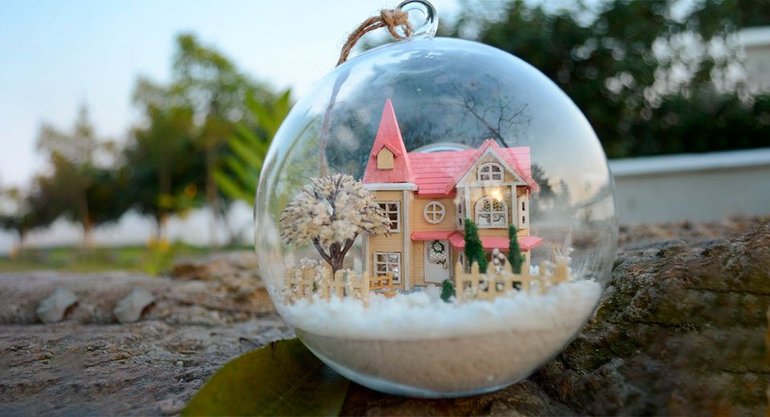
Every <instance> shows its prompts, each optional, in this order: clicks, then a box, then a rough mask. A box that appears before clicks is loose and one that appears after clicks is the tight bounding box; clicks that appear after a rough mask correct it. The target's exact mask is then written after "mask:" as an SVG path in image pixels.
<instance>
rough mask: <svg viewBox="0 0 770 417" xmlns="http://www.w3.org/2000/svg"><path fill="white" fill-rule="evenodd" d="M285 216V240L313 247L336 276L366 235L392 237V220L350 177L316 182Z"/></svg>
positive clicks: (291, 204) (282, 231) (296, 196)
mask: <svg viewBox="0 0 770 417" xmlns="http://www.w3.org/2000/svg"><path fill="white" fill-rule="evenodd" d="M310 181H311V184H309V185H307V186H305V187H303V188H302V189H301V190H300V191H299V192H298V193H297V194H296V195H295V196H294V198H293V199H292V200H291V202H289V204H288V205H287V206H286V208H285V209H284V210H283V213H282V214H281V220H280V222H281V229H282V230H281V237H282V239H283V241H284V242H286V243H287V244H290V245H303V244H306V243H312V244H313V246H314V247H315V249H316V250H317V251H318V253H319V254H320V255H321V258H323V260H324V261H326V262H327V263H328V264H329V265H330V266H331V268H332V273H334V272H336V271H338V270H340V269H342V262H343V260H344V259H345V255H347V253H348V251H349V250H350V248H351V247H353V243H354V242H355V240H356V238H357V237H358V235H359V234H361V233H362V232H366V233H369V234H372V235H378V234H382V233H388V231H389V227H390V220H389V219H388V217H387V216H386V215H385V213H384V212H383V211H382V209H381V208H380V207H379V206H378V205H377V203H376V202H375V200H374V196H373V195H372V194H371V193H369V192H368V191H366V189H364V185H363V183H361V181H356V180H355V179H353V177H351V176H350V175H344V174H333V175H326V176H323V177H319V178H312V179H311V180H310Z"/></svg>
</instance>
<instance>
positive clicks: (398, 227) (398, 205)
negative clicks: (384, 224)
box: [377, 201, 401, 233]
mask: <svg viewBox="0 0 770 417" xmlns="http://www.w3.org/2000/svg"><path fill="white" fill-rule="evenodd" d="M377 204H378V205H379V206H380V208H381V209H382V210H383V211H384V212H385V215H386V216H387V217H388V220H390V227H389V228H388V230H389V231H390V233H399V232H401V202H400V201H378V202H377ZM383 204H384V205H385V207H382V205H383ZM388 204H395V205H396V210H395V211H392V210H389V208H388ZM391 213H395V214H396V220H395V221H394V220H392V219H391V218H390V214H391ZM393 223H395V224H396V227H395V228H394V227H393Z"/></svg>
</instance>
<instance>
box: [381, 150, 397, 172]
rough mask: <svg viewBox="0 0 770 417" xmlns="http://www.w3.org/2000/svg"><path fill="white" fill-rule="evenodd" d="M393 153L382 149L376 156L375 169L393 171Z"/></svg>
mask: <svg viewBox="0 0 770 417" xmlns="http://www.w3.org/2000/svg"><path fill="white" fill-rule="evenodd" d="M393 167H394V164H393V152H391V151H390V150H389V149H388V148H382V149H381V150H380V152H379V153H378V154H377V169H393Z"/></svg>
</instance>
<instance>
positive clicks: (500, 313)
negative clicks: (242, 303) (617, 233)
mask: <svg viewBox="0 0 770 417" xmlns="http://www.w3.org/2000/svg"><path fill="white" fill-rule="evenodd" d="M601 293H602V288H601V286H600V285H599V284H598V283H597V282H595V281H592V280H578V281H571V282H565V283H561V284H559V285H556V286H553V287H550V288H549V289H548V290H547V291H546V292H545V293H544V294H540V293H538V292H536V291H532V292H526V291H521V292H517V293H514V294H511V295H507V296H502V297H498V298H496V299H494V300H489V301H487V300H472V301H464V302H461V303H457V302H454V303H445V302H444V301H442V300H441V299H440V298H439V297H438V292H437V291H436V290H435V289H434V290H430V289H427V290H426V291H422V292H414V293H409V294H399V295H397V296H395V297H393V298H385V297H383V296H381V295H375V294H372V295H371V297H370V299H369V305H368V306H364V305H363V303H361V302H360V301H358V300H355V299H351V298H342V299H340V298H337V297H334V298H332V299H331V300H330V301H329V302H326V301H323V300H320V299H313V300H301V301H298V302H296V303H295V304H293V305H279V306H278V309H279V311H280V313H281V316H282V317H283V318H284V319H285V320H286V321H287V322H288V323H289V324H290V325H291V326H293V327H297V328H299V329H302V330H304V331H305V332H309V333H313V334H316V335H319V336H328V337H339V338H353V339H373V340H376V339H379V340H382V339H394V340H422V339H440V338H447V337H460V336H469V335H481V334H489V333H496V332H533V331H553V330H560V331H561V332H564V333H569V334H574V333H576V332H577V331H578V330H579V329H580V326H582V325H583V323H585V321H586V320H587V319H588V317H589V316H590V315H591V313H592V312H593V309H594V307H596V305H597V303H598V302H599V297H600V296H601Z"/></svg>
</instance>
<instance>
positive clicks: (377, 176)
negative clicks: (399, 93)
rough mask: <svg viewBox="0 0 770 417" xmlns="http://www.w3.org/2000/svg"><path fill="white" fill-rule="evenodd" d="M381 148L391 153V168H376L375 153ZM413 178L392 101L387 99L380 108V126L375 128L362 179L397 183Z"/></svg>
mask: <svg viewBox="0 0 770 417" xmlns="http://www.w3.org/2000/svg"><path fill="white" fill-rule="evenodd" d="M382 148H387V149H388V150H389V151H390V152H391V153H392V154H393V169H378V168H377V154H379V153H380V151H381V150H382ZM413 179H414V176H413V174H412V166H411V164H410V163H409V158H408V156H407V153H406V147H405V146H404V140H403V138H402V137H401V130H400V129H399V128H398V121H397V120H396V112H395V111H394V110H393V103H391V101H390V99H387V100H386V101H385V107H384V108H383V109H382V118H381V119H380V127H379V128H378V129H377V136H376V137H375V138H374V144H373V145H372V151H371V152H370V153H369V159H368V160H367V163H366V170H365V171H364V179H363V181H364V183H399V182H412V181H413Z"/></svg>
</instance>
